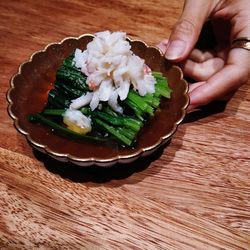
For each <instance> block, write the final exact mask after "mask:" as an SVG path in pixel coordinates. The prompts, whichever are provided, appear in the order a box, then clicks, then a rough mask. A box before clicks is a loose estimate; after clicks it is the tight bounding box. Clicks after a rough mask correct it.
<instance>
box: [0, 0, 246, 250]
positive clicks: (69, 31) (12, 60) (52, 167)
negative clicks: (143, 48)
mask: <svg viewBox="0 0 250 250" xmlns="http://www.w3.org/2000/svg"><path fill="white" fill-rule="evenodd" d="M153 2H154V3H153ZM182 4H183V1H178V0H172V1H160V0H155V1H148V0H144V1H138V0H127V1H124V0H116V1H113V0H111V1H107V0H106V1H103V0H100V1H92V0H84V1H80V0H72V1H69V0H68V1H66V0H60V1H59V0H53V1H49V0H43V1H33V0H22V1H18V0H11V1H0V10H1V11H0V51H1V53H0V59H1V67H0V82H1V88H0V117H1V122H0V166H1V168H0V180H1V183H0V194H1V199H0V230H1V232H0V248H1V249H36V248H39V249H249V248H250V171H249V167H250V164H249V159H250V153H249V149H250V147H249V142H250V130H249V127H250V91H249V82H248V84H246V85H244V86H243V87H242V88H240V89H239V91H238V92H237V93H236V94H235V96H234V97H233V98H232V99H231V100H230V101H229V102H228V103H227V105H226V106H225V109H224V108H223V107H224V106H223V105H222V104H221V103H219V104H218V103H217V105H212V106H210V107H209V108H207V109H206V110H205V111H203V112H201V113H198V114H190V115H188V116H187V118H186V120H185V122H184V123H183V124H182V125H181V126H180V127H179V129H178V131H177V133H176V134H175V135H174V137H173V139H172V140H171V142H170V143H169V144H168V145H167V146H166V147H165V148H163V149H162V150H160V151H158V152H157V153H156V154H154V155H153V156H152V157H150V158H146V159H141V160H138V161H136V162H135V163H132V164H130V165H116V166H114V167H111V168H108V169H98V168H93V167H91V168H80V167H77V166H73V165H72V164H62V163H59V162H57V161H55V160H52V159H50V158H48V157H46V156H44V155H42V154H39V153H37V152H35V151H33V150H32V149H31V147H30V146H29V145H28V143H27V141H26V139H25V138H24V136H22V135H21V134H19V133H18V132H17V131H16V130H15V128H14V127H13V121H12V120H11V118H10V117H9V116H8V114H7V101H6V91H7V89H8V88H9V80H10V78H11V76H12V75H13V74H14V73H16V71H17V68H18V66H19V64H21V63H22V62H23V61H26V60H27V59H28V58H29V56H30V55H31V54H32V53H33V52H35V51H36V50H41V49H43V48H44V47H45V46H46V45H47V44H48V43H51V42H57V41H60V40H61V39H63V38H64V37H67V36H79V35H81V34H83V33H94V32H97V31H101V30H106V29H110V30H114V31H116V30H121V31H125V32H127V33H128V35H129V36H130V37H132V38H140V39H142V40H144V41H146V42H147V43H148V44H150V45H155V44H157V43H158V42H159V41H161V40H162V39H163V38H166V37H168V35H169V34H170V30H171V27H172V26H173V25H174V23H175V21H176V20H177V18H178V16H179V15H180V13H181V8H182Z"/></svg>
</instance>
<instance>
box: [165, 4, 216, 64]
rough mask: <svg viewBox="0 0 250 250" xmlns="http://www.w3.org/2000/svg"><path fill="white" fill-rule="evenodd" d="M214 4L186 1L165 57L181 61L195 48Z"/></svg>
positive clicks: (170, 38)
mask: <svg viewBox="0 0 250 250" xmlns="http://www.w3.org/2000/svg"><path fill="white" fill-rule="evenodd" d="M212 2H215V1H208V0H199V1H197V0H186V1H185V4H184V7H183V12H182V15H181V17H180V19H179V21H178V22H177V23H176V25H175V27H174V29H173V31H172V32H171V35H170V37H169V43H168V47H167V50H166V53H165V57H166V58H167V59H168V60H173V61H176V62H177V61H181V60H183V59H184V58H186V57H187V56H188V54H189V53H190V52H191V50H192V49H193V48H194V46H195V44H196V42H197V40H198V38H199V35H200V32H201V29H202V26H203V24H204V22H205V21H206V19H207V18H208V17H209V15H210V14H211V11H212V7H213V6H212Z"/></svg>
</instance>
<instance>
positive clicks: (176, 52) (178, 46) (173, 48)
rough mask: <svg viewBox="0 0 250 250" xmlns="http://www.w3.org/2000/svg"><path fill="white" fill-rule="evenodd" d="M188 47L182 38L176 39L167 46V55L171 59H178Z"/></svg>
mask: <svg viewBox="0 0 250 250" xmlns="http://www.w3.org/2000/svg"><path fill="white" fill-rule="evenodd" d="M185 49H186V43H185V42H184V41H182V40H174V41H172V42H170V45H169V46H168V48H167V51H166V53H165V56H166V58H167V59H169V60H175V59H178V58H179V57H180V56H182V54H183V53H184V51H185Z"/></svg>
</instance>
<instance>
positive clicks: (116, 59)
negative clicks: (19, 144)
mask: <svg viewBox="0 0 250 250" xmlns="http://www.w3.org/2000/svg"><path fill="white" fill-rule="evenodd" d="M170 96H171V89H170V88H169V86H168V82H167V79H166V78H165V77H164V76H163V75H162V74H161V73H160V72H152V70H151V69H150V68H149V67H148V66H147V65H146V63H145V61H144V60H143V59H142V58H140V57H139V56H137V55H135V54H134V53H133V52H132V50H131V46H130V43H129V42H128V41H127V40H126V33H123V32H113V33H112V32H110V31H104V32H99V33H96V34H95V36H94V38H93V40H92V41H91V42H89V43H88V44H87V47H86V50H83V51H82V50H80V49H76V50H75V51H74V53H73V54H72V55H70V56H69V57H67V58H66V59H65V60H64V62H63V64H62V65H61V66H60V67H59V69H58V70H57V73H56V80H55V82H54V83H53V89H51V90H50V91H49V94H48V100H47V104H46V107H45V108H44V110H43V111H42V112H40V113H36V114H31V115H29V120H30V121H31V122H39V123H42V124H44V125H47V126H49V127H51V128H52V129H53V130H54V131H55V132H58V133H60V134H61V135H63V136H67V137H70V138H72V139H85V140H95V141H99V142H101V141H107V140H115V141H116V142H117V143H118V144H119V145H121V146H125V147H134V146H135V145H136V139H137V136H138V134H139V133H140V131H141V129H142V128H143V127H144V126H145V124H148V123H150V120H151V119H154V116H155V114H156V113H157V112H158V111H159V112H160V103H161V99H162V98H170Z"/></svg>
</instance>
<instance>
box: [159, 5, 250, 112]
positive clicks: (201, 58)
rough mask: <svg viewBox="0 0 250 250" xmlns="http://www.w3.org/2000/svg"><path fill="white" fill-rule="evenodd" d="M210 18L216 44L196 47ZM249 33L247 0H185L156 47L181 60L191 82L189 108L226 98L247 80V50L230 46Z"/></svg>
mask: <svg viewBox="0 0 250 250" xmlns="http://www.w3.org/2000/svg"><path fill="white" fill-rule="evenodd" d="M207 20H210V21H211V22H212V25H213V31H214V34H215V38H216V41H217V43H216V44H217V45H216V46H215V47H214V48H212V49H209V50H200V49H198V48H195V45H196V43H197V40H198V38H199V36H200V32H201V29H202V27H203V25H204V23H205V22H206V21H207ZM241 37H250V2H249V0H224V1H221V0H186V1H185V3H184V8H183V13H182V15H181V17H180V19H179V21H178V22H177V23H176V25H175V26H174V28H173V30H172V33H171V34H170V37H169V39H165V40H163V41H162V42H161V43H160V44H159V45H158V47H159V48H160V49H161V50H162V52H163V53H164V54H165V57H166V58H167V59H168V60H171V61H173V62H175V63H178V64H180V66H181V67H182V69H183V72H184V74H185V76H188V77H191V78H192V79H194V80H195V81H196V82H195V83H193V84H191V85H190V90H189V96H190V105H189V111H190V110H193V109H195V108H196V107H199V106H203V105H206V104H208V103H210V102H212V101H214V100H219V99H220V100H221V99H229V98H230V97H232V95H233V94H234V92H235V91H236V90H237V89H238V88H239V87H240V86H241V85H243V84H244V83H246V82H247V81H248V77H249V73H250V51H248V50H246V49H242V48H232V47H231V43H232V41H233V40H234V39H236V38H241Z"/></svg>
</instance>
